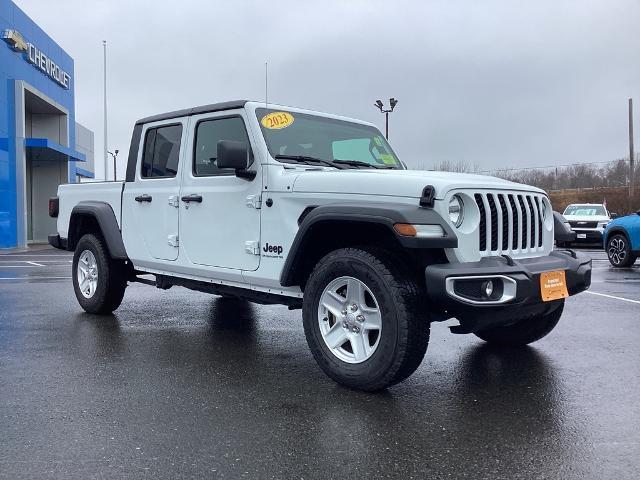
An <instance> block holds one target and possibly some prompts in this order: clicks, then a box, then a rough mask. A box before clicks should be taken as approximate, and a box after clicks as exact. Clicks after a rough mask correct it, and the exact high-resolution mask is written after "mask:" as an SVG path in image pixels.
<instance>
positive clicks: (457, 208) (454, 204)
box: [449, 195, 464, 228]
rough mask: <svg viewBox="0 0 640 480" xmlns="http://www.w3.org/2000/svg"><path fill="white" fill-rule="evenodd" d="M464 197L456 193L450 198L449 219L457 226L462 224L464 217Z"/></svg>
mask: <svg viewBox="0 0 640 480" xmlns="http://www.w3.org/2000/svg"><path fill="white" fill-rule="evenodd" d="M463 206H464V205H463V203H462V199H461V198H460V197H459V196H458V195H454V196H453V197H451V200H449V220H451V223H453V224H454V225H455V226H456V228H457V227H459V226H460V225H462V219H463V217H464V211H463Z"/></svg>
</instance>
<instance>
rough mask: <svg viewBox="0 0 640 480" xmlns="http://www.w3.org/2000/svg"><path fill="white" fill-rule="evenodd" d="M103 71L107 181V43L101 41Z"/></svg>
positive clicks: (105, 172)
mask: <svg viewBox="0 0 640 480" xmlns="http://www.w3.org/2000/svg"><path fill="white" fill-rule="evenodd" d="M102 53H103V60H104V64H103V69H104V179H105V181H106V180H107V172H108V171H109V157H108V150H107V41H106V40H103V41H102Z"/></svg>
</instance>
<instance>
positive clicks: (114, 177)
mask: <svg viewBox="0 0 640 480" xmlns="http://www.w3.org/2000/svg"><path fill="white" fill-rule="evenodd" d="M118 152H119V150H114V153H111V152H109V151H108V150H107V153H108V154H109V155H111V156H112V157H113V181H114V182H115V181H116V180H117V177H116V158H118ZM104 178H105V179H106V178H107V172H105V173H104Z"/></svg>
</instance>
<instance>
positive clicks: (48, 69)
mask: <svg viewBox="0 0 640 480" xmlns="http://www.w3.org/2000/svg"><path fill="white" fill-rule="evenodd" d="M2 39H3V40H4V41H5V42H7V45H9V48H11V49H12V50H13V51H14V52H20V53H26V55H25V56H24V59H25V60H26V61H27V62H29V63H30V64H32V65H33V66H34V67H35V68H37V69H38V70H40V71H41V72H42V73H44V74H45V75H47V76H48V77H49V78H50V79H52V80H53V81H54V82H56V83H57V84H58V85H60V86H61V87H62V88H65V89H67V90H68V89H69V86H70V84H71V75H69V74H68V73H67V72H65V71H64V70H63V69H62V68H61V67H60V65H58V64H57V63H56V62H54V61H53V60H51V59H50V58H49V56H48V55H46V54H45V53H44V52H42V51H41V50H40V49H39V48H38V47H36V46H35V45H34V44H33V43H30V42H27V41H26V40H25V39H24V37H23V36H22V35H21V34H20V32H18V31H17V30H13V29H8V30H5V31H4V32H3V33H2Z"/></svg>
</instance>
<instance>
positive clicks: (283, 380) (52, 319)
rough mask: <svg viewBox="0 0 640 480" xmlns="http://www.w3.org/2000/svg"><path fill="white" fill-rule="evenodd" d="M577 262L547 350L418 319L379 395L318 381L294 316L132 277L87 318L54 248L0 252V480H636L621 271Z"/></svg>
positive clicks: (630, 311) (637, 390) (628, 275)
mask: <svg viewBox="0 0 640 480" xmlns="http://www.w3.org/2000/svg"><path fill="white" fill-rule="evenodd" d="M589 253H590V254H591V255H592V256H593V258H594V272H593V284H592V287H591V291H590V293H584V294H582V295H579V296H577V297H572V298H570V299H569V300H568V301H567V305H566V308H565V313H564V316H563V318H562V320H561V322H560V324H559V325H558V327H557V328H556V329H555V330H554V331H553V332H552V333H551V334H550V335H549V336H548V337H546V338H544V339H543V340H541V341H539V342H538V343H536V344H534V345H533V346H531V347H528V348H523V349H511V350H498V349H492V348H489V347H487V346H486V345H485V344H483V342H482V341H480V340H479V339H477V338H476V337H474V336H472V335H453V334H450V333H449V332H448V329H447V325H451V324H454V323H455V322H454V321H450V322H447V323H446V324H434V325H433V326H432V330H431V332H432V337H431V343H430V345H429V349H428V351H427V355H426V357H425V360H424V361H423V363H422V365H421V366H420V368H419V369H418V371H417V372H416V373H415V374H414V375H413V376H412V377H410V378H409V379H408V380H407V381H405V382H404V383H402V384H400V385H397V386H395V387H393V388H391V389H389V390H388V391H386V392H383V393H380V394H366V393H359V392H354V391H350V390H348V389H345V388H342V387H340V386H338V385H336V384H335V383H333V382H332V381H331V380H329V379H328V378H327V377H325V376H324V375H323V374H322V372H321V371H320V369H319V368H318V367H317V366H316V364H315V363H314V361H313V358H312V356H311V354H310V353H309V351H308V349H307V345H306V342H305V339H304V334H303V331H302V325H301V317H300V312H299V311H293V312H291V311H288V310H287V309H286V308H285V307H265V306H255V305H249V304H244V303H238V302H234V301H226V300H224V299H221V298H218V297H212V296H208V295H206V294H201V293H196V292H191V291H188V290H185V289H180V288H173V289H171V290H169V291H166V292H165V291H161V290H157V289H155V288H153V287H148V286H144V285H139V284H136V285H133V286H130V287H129V289H128V290H127V293H126V295H125V299H124V302H123V304H122V306H121V308H120V309H119V310H118V311H117V312H116V314H115V315H113V316H109V317H97V316H93V315H88V314H85V313H83V312H82V310H81V309H80V307H79V306H78V305H77V303H76V301H75V297H74V294H73V289H72V286H71V281H70V279H69V276H70V265H71V264H70V260H71V256H70V254H68V253H66V252H57V251H52V250H43V251H40V252H30V253H23V254H18V255H0V478H7V479H20V478H64V479H72V478H79V479H89V478H109V479H114V478H154V479H156V478H170V479H177V478H260V479H267V478H282V479H300V478H305V479H311V478H401V479H405V478H417V479H424V478H431V479H434V478H473V479H479V478H487V479H495V478H504V479H516V478H523V479H532V478H554V479H556V478H557V479H574V478H575V479H578V478H580V479H582V478H593V479H600V478H616V479H636V478H638V477H639V475H640V473H639V468H640V379H639V375H640V354H639V344H640V267H639V266H636V267H635V268H633V269H627V270H621V271H613V270H612V269H610V268H609V266H608V262H607V261H606V259H605V257H604V253H603V252H597V251H590V252H589ZM639 263H640V262H639Z"/></svg>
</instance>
